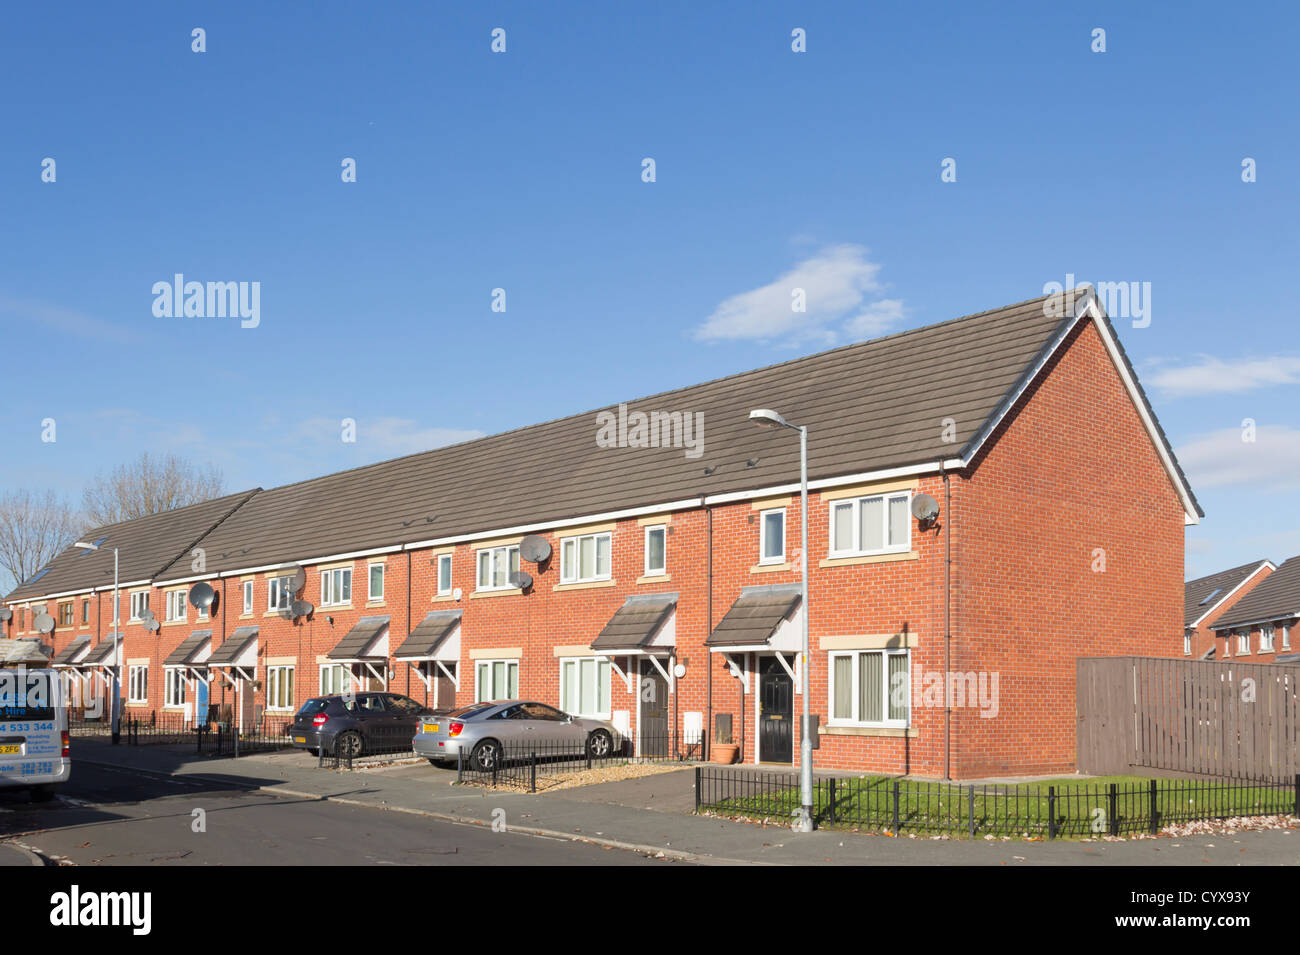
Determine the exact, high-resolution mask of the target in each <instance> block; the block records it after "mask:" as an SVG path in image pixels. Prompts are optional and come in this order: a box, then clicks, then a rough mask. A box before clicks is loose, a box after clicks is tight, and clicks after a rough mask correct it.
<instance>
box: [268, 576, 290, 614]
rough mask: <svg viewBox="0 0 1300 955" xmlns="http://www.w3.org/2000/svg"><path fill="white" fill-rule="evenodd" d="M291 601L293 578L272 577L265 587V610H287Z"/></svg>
mask: <svg viewBox="0 0 1300 955" xmlns="http://www.w3.org/2000/svg"><path fill="white" fill-rule="evenodd" d="M292 600H293V578H292V577H272V578H271V579H270V580H269V581H267V586H266V609H267V610H288V609H289V604H290V602H291V601H292Z"/></svg>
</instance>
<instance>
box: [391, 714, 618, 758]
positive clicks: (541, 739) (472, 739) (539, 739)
mask: <svg viewBox="0 0 1300 955" xmlns="http://www.w3.org/2000/svg"><path fill="white" fill-rule="evenodd" d="M411 745H412V748H413V749H414V750H415V752H416V754H417V755H419V756H423V757H425V758H426V759H428V760H429V762H431V763H435V764H439V763H450V762H454V761H455V760H456V759H457V758H458V757H459V755H460V754H461V753H464V754H465V756H466V759H467V760H468V762H469V765H470V766H471V767H472V768H473V769H476V770H479V771H490V770H492V769H493V768H495V767H497V766H499V765H500V764H501V763H502V761H503V760H504V759H506V758H507V757H510V756H520V755H522V754H523V753H524V752H525V751H526V750H528V748H529V747H530V746H536V751H537V753H538V755H542V754H543V753H545V754H546V755H548V756H558V755H564V754H569V753H572V754H590V755H591V756H592V757H593V758H595V759H603V758H605V757H606V756H609V755H611V754H612V753H614V752H615V751H616V749H618V748H620V747H622V745H623V739H622V736H621V735H620V734H619V732H618V730H617V729H616V728H615V727H614V724H613V723H610V722H608V721H606V720H597V719H590V718H587V717H582V716H571V715H570V714H568V713H562V712H561V711H559V710H557V709H556V708H555V707H553V706H547V705H546V704H545V703H537V702H535V701H532V700H496V701H494V702H491V703H471V704H470V705H468V706H462V707H460V708H459V709H455V710H451V711H450V712H447V713H441V714H437V719H422V720H420V721H419V725H418V727H417V729H416V733H415V738H414V739H413V740H412V741H411Z"/></svg>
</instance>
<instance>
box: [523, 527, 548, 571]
mask: <svg viewBox="0 0 1300 955" xmlns="http://www.w3.org/2000/svg"><path fill="white" fill-rule="evenodd" d="M519 556H520V557H521V558H522V559H524V560H526V561H528V562H529V563H532V564H540V563H541V562H542V561H544V560H546V558H548V557H550V556H551V545H550V544H548V543H547V542H546V538H545V537H538V536H537V535H536V534H529V535H528V536H527V537H525V538H524V539H523V540H521V541H520V542H519Z"/></svg>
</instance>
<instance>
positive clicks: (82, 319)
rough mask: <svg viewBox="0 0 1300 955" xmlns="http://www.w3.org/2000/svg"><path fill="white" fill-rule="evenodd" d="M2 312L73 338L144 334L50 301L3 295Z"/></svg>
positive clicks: (126, 339) (126, 338)
mask: <svg viewBox="0 0 1300 955" xmlns="http://www.w3.org/2000/svg"><path fill="white" fill-rule="evenodd" d="M0 315H5V316H8V318H7V319H6V320H7V321H11V322H35V323H39V324H41V325H44V326H46V327H47V328H51V329H53V330H54V331H56V332H59V333H61V334H63V335H69V336H72V337H73V338H91V339H97V340H100V341H108V342H118V343H123V344H131V343H134V342H137V341H140V340H141V336H140V335H139V334H138V333H137V332H135V331H133V330H131V329H128V328H125V327H123V326H120V325H115V324H113V323H112V322H107V321H104V320H103V319H102V318H96V317H95V316H93V315H87V314H86V313H85V312H79V311H77V310H76V309H71V308H64V307H63V306H62V305H54V304H51V303H49V302H38V301H34V300H20V299H12V298H7V297H0Z"/></svg>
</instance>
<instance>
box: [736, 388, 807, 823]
mask: <svg viewBox="0 0 1300 955" xmlns="http://www.w3.org/2000/svg"><path fill="white" fill-rule="evenodd" d="M749 420H750V421H752V422H754V423H755V424H756V425H758V426H759V427H761V428H789V429H790V430H791V431H798V432H799V536H800V543H799V582H800V584H801V586H802V588H803V591H802V593H801V594H800V601H801V602H802V604H803V607H802V608H801V609H802V611H803V612H802V613H801V614H800V616H801V617H802V619H803V644H802V647H803V658H802V660H801V661H800V667H799V693H800V695H801V696H802V697H803V722H802V723H801V725H800V729H801V732H800V734H799V790H800V794H801V798H800V801H801V803H802V805H801V807H800V809H799V818H798V820H797V821H796V822H795V824H794V830H795V832H812V830H813V776H812V735H811V730H812V726H811V724H812V720H811V719H810V715H809V709H808V429H807V428H806V427H804V426H802V425H795V424H791V423H790V422H788V421H786V420H785V418H783V417H781V416H780V415H779V414H777V413H776V412H775V411H772V410H771V409H770V408H758V409H756V410H754V411H751V412H750V413H749Z"/></svg>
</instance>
